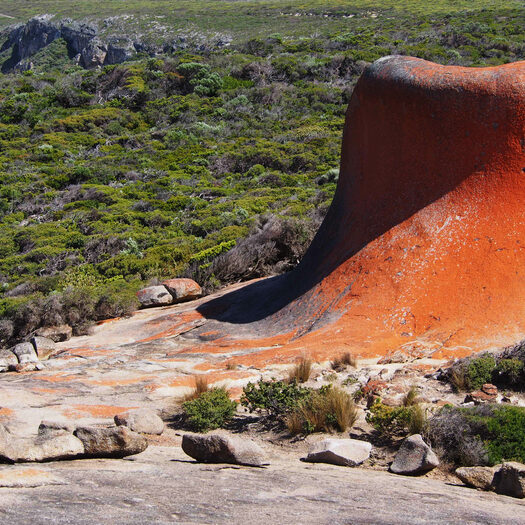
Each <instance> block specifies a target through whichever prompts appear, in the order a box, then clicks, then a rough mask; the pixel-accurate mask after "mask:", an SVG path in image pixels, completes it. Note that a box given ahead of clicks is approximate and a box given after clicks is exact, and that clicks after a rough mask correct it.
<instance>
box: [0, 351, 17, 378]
mask: <svg viewBox="0 0 525 525" xmlns="http://www.w3.org/2000/svg"><path fill="white" fill-rule="evenodd" d="M17 364H18V359H17V357H16V355H15V354H13V352H11V350H7V349H1V350H0V372H6V371H7V370H9V368H10V367H14V366H16V365H17Z"/></svg>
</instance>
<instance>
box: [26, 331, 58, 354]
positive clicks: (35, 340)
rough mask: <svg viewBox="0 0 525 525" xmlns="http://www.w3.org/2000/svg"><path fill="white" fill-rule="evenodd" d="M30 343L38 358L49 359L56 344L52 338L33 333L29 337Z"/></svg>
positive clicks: (55, 348) (54, 350) (55, 349)
mask: <svg viewBox="0 0 525 525" xmlns="http://www.w3.org/2000/svg"><path fill="white" fill-rule="evenodd" d="M31 344H32V345H33V348H34V349H35V352H36V355H37V356H38V358H39V359H49V358H50V357H52V356H53V354H54V353H55V352H56V351H57V346H56V343H55V341H53V339H50V338H48V337H42V336H40V335H35V336H34V337H32V338H31Z"/></svg>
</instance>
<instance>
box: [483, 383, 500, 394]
mask: <svg viewBox="0 0 525 525" xmlns="http://www.w3.org/2000/svg"><path fill="white" fill-rule="evenodd" d="M481 391H482V392H485V394H488V395H489V396H492V397H496V396H497V395H498V387H497V386H496V385H492V384H491V383H485V384H484V385H483V386H482V387H481Z"/></svg>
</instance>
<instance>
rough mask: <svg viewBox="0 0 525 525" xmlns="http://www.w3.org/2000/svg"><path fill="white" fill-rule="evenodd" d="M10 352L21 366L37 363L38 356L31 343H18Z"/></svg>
mask: <svg viewBox="0 0 525 525" xmlns="http://www.w3.org/2000/svg"><path fill="white" fill-rule="evenodd" d="M11 351H12V352H13V354H15V355H16V357H17V358H18V362H19V363H20V364H21V365H23V364H25V363H37V362H38V356H37V355H36V352H35V349H34V348H33V345H32V344H31V343H19V344H17V345H16V346H14V347H13V348H12V349H11Z"/></svg>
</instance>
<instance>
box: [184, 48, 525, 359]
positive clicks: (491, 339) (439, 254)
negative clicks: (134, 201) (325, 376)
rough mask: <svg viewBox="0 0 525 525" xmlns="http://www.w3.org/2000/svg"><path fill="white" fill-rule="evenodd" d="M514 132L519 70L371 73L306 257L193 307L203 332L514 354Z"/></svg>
mask: <svg viewBox="0 0 525 525" xmlns="http://www.w3.org/2000/svg"><path fill="white" fill-rule="evenodd" d="M524 127H525V62H517V63H512V64H507V65H503V66H498V67H488V68H464V67H457V66H441V65H437V64H433V63H430V62H427V61H424V60H420V59H417V58H411V57H401V56H391V57H385V58H382V59H380V60H378V61H376V62H375V63H373V64H372V65H370V66H369V67H368V68H367V69H366V70H365V71H364V73H363V74H362V76H361V78H360V79H359V81H358V83H357V85H356V87H355V89H354V92H353V95H352V98H351V101H350V103H349V107H348V111H347V117H346V123H345V129H344V134H343V145H342V158H341V168H340V176H339V180H338V185H337V190H336V194H335V197H334V200H333V203H332V205H331V207H330V210H329V212H328V214H327V216H326V218H325V221H324V222H323V224H322V226H321V228H320V229H319V232H318V233H317V235H316V237H315V239H314V241H313V242H312V245H311V246H310V248H309V250H308V252H307V254H306V255H305V257H304V258H303V260H302V261H301V263H300V264H299V266H298V267H297V268H296V269H295V270H294V271H293V272H290V273H289V274H285V275H281V276H278V277H275V278H271V279H266V280H263V281H259V282H255V283H253V284H251V285H249V286H246V287H244V288H242V289H240V290H237V291H235V292H232V293H230V294H225V295H224V296H222V297H220V298H218V299H216V300H214V301H209V302H207V303H206V304H203V305H202V306H201V307H200V308H199V312H200V313H201V314H202V315H203V316H204V317H206V318H208V319H210V320H216V321H218V323H216V325H215V326H214V325H213V323H212V322H209V323H207V325H206V326H205V327H203V328H202V332H205V331H210V330H217V331H218V332H220V331H221V330H222V333H223V334H224V335H230V334H231V325H232V323H234V324H235V325H237V326H238V327H239V330H238V331H237V333H236V334H234V335H233V336H232V335H230V337H234V338H235V337H237V338H243V339H250V338H263V337H266V336H268V335H272V336H274V337H275V336H280V337H282V336H286V337H290V339H289V341H296V343H294V344H295V347H297V348H299V347H300V348H301V349H302V350H301V351H303V352H304V349H305V348H306V349H314V348H319V347H320V346H322V343H323V342H325V341H327V340H329V341H330V346H331V347H332V348H335V347H338V346H345V345H347V346H349V347H351V348H353V350H354V352H355V353H356V354H357V355H363V356H364V355H377V356H381V355H386V354H387V353H389V352H395V351H396V350H399V349H402V348H403V346H404V345H406V344H407V343H409V342H417V344H420V345H424V346H425V348H426V349H427V350H428V351H429V354H431V353H432V352H437V354H436V355H459V356H461V355H467V354H469V353H472V352H473V351H480V350H484V349H486V348H490V347H494V346H500V347H502V346H506V345H508V344H512V343H514V342H515V341H517V340H520V339H521V338H523V334H525V294H523V282H525V250H523V248H522V246H523V239H524V238H525V214H524V213H523V209H525V178H524V177H525V175H524V169H525V163H524V149H523V147H524V146H523V136H524ZM228 330H229V331H230V334H228ZM194 335H195V332H194ZM281 340H282V339H281Z"/></svg>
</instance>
